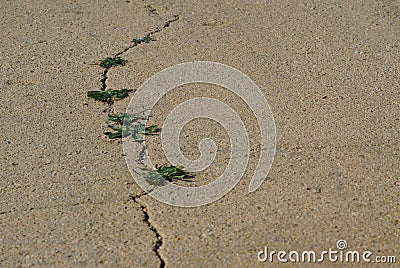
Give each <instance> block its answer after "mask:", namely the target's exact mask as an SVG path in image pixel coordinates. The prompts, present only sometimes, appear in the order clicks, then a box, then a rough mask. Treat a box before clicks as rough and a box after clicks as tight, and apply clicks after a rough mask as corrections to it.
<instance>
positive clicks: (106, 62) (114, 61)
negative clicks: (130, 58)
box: [100, 57, 127, 68]
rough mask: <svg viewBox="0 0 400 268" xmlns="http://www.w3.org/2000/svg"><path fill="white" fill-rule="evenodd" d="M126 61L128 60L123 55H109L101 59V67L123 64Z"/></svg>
mask: <svg viewBox="0 0 400 268" xmlns="http://www.w3.org/2000/svg"><path fill="white" fill-rule="evenodd" d="M126 62H127V60H124V59H123V58H121V57H107V58H104V59H103V60H102V61H101V63H100V67H103V68H111V67H113V66H123V65H125V63H126Z"/></svg>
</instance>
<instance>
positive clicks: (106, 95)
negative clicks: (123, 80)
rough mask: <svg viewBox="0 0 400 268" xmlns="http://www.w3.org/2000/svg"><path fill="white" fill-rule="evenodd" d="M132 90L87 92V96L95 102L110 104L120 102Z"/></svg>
mask: <svg viewBox="0 0 400 268" xmlns="http://www.w3.org/2000/svg"><path fill="white" fill-rule="evenodd" d="M131 91H132V89H120V90H92V91H88V93H87V96H88V97H89V98H93V99H95V100H97V101H102V102H108V103H111V102H112V101H114V100H122V99H124V98H126V97H128V96H129V92H131Z"/></svg>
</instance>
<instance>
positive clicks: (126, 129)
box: [105, 113, 161, 142]
mask: <svg viewBox="0 0 400 268" xmlns="http://www.w3.org/2000/svg"><path fill="white" fill-rule="evenodd" d="M108 119H109V120H110V121H112V122H115V123H117V125H109V128H111V129H112V130H114V132H106V133H105V134H106V135H107V136H108V137H109V138H110V139H118V138H123V137H128V136H131V137H132V138H134V139H135V141H138V142H142V141H143V140H144V139H143V137H142V136H141V135H153V134H157V133H159V132H160V131H161V129H160V128H159V127H158V126H157V125H152V126H149V127H146V126H145V125H144V124H143V123H141V122H138V120H144V119H146V117H145V116H143V115H140V114H134V115H131V114H125V113H123V114H118V115H112V116H109V117H108ZM122 124H124V125H122Z"/></svg>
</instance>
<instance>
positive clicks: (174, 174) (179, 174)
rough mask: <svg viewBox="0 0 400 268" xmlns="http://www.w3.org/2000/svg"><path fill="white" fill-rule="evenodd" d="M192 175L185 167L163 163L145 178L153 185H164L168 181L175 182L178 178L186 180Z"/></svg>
mask: <svg viewBox="0 0 400 268" xmlns="http://www.w3.org/2000/svg"><path fill="white" fill-rule="evenodd" d="M191 177H192V175H191V174H190V173H189V172H187V171H186V170H185V169H184V167H181V166H173V165H170V166H167V165H162V166H160V167H156V169H155V170H151V171H149V172H148V174H147V175H146V177H145V178H146V181H147V182H148V183H149V184H151V185H158V186H162V185H165V184H166V183H167V181H168V182H174V181H176V180H185V179H188V178H191Z"/></svg>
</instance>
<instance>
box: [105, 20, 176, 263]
mask: <svg viewBox="0 0 400 268" xmlns="http://www.w3.org/2000/svg"><path fill="white" fill-rule="evenodd" d="M178 20H179V15H175V16H174V18H172V19H170V20H168V21H166V22H165V23H164V25H163V26H162V27H159V28H157V29H156V30H153V31H151V32H150V33H147V34H146V37H150V36H152V35H154V34H157V33H160V32H161V31H163V30H164V29H166V28H168V27H169V26H170V25H171V23H173V22H176V21H178ZM141 44H145V43H134V44H133V45H131V46H128V47H127V48H125V49H124V50H122V51H120V52H118V53H116V54H115V55H114V57H118V56H121V55H122V54H124V53H125V52H127V51H128V50H130V49H132V48H134V47H137V46H139V45H141ZM110 69H111V67H109V68H105V69H104V72H103V75H102V78H101V80H100V82H101V90H103V91H105V90H107V80H108V72H109V70H110ZM112 106H113V103H110V104H109V110H111V111H112V110H113V107H112ZM146 194H147V193H141V194H139V195H132V196H130V198H131V200H132V201H133V202H135V203H136V204H138V205H139V206H140V209H141V210H142V212H143V222H144V223H146V225H147V226H148V227H149V229H150V230H151V231H152V232H153V233H154V234H155V237H156V242H155V245H154V247H153V252H154V253H155V254H156V256H157V257H158V259H159V261H160V267H161V268H163V267H165V261H164V259H163V257H162V255H161V253H160V248H161V246H162V244H163V239H162V236H161V234H160V232H159V231H158V230H157V228H156V227H155V226H154V225H153V224H152V223H151V221H150V216H149V214H148V212H147V207H146V205H145V204H144V203H143V202H140V200H139V199H140V198H141V197H142V196H145V195H146Z"/></svg>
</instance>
